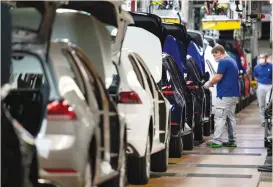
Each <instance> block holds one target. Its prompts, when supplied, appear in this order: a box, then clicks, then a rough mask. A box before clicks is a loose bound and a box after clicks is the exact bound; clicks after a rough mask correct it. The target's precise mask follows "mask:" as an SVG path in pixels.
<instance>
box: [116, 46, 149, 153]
mask: <svg viewBox="0 0 273 187" xmlns="http://www.w3.org/2000/svg"><path fill="white" fill-rule="evenodd" d="M129 56H131V57H132V58H134V60H135V61H136V62H137V60H138V59H137V58H136V56H135V54H134V53H133V52H132V51H130V50H128V49H126V48H123V49H122V51H121V61H120V64H119V65H118V70H119V75H120V88H119V91H120V92H124V91H134V92H135V93H136V94H137V95H138V96H139V98H140V100H141V102H142V103H141V104H123V103H118V110H119V112H120V114H121V115H123V116H124V118H125V121H126V124H127V143H128V144H129V145H131V146H133V147H134V149H135V150H136V151H137V153H138V154H139V156H140V157H143V156H144V155H145V150H146V147H145V145H146V142H147V137H148V133H149V125H150V119H151V118H153V115H154V111H153V98H152V94H151V91H150V90H149V89H146V90H145V89H144V88H143V86H142V85H141V84H140V82H139V80H138V78H137V75H136V72H135V71H134V69H133V66H132V61H131V60H130V59H129V58H128V57H129ZM133 63H134V62H133ZM142 78H143V81H144V84H145V85H146V88H147V86H148V85H147V81H145V80H144V77H142ZM140 116H141V117H140Z"/></svg>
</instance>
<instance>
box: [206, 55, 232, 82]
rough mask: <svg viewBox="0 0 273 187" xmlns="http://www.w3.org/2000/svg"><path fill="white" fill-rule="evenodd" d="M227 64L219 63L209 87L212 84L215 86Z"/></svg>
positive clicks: (224, 62)
mask: <svg viewBox="0 0 273 187" xmlns="http://www.w3.org/2000/svg"><path fill="white" fill-rule="evenodd" d="M227 63H228V62H226V61H224V60H223V61H220V62H219V65H218V69H217V74H216V75H215V76H214V77H213V78H212V79H211V81H210V82H209V86H213V85H214V84H217V83H218V82H219V81H220V80H221V79H222V77H223V75H224V73H225V72H226V69H227Z"/></svg>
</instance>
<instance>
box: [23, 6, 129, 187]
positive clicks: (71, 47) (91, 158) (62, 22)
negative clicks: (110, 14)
mask: <svg viewBox="0 0 273 187" xmlns="http://www.w3.org/2000/svg"><path fill="white" fill-rule="evenodd" d="M24 15H25V14H22V15H21V16H24ZM35 15H37V14H35ZM27 16H28V19H27V21H28V23H32V24H34V22H36V21H37V18H36V17H35V16H34V14H32V12H31V11H27ZM31 17H32V18H31ZM78 20H81V21H78ZM30 25H31V24H30ZM86 25H88V27H87V28H86ZM48 26H49V27H50V25H48ZM83 27H85V29H82V28H83ZM72 28H73V29H72ZM68 30H69V32H66V31H68ZM87 33H88V34H87ZM79 36H88V37H87V38H84V39H83V38H82V37H79ZM51 37H52V38H51V39H52V40H54V41H53V42H52V43H51V45H50V51H49V54H50V59H51V60H50V62H48V63H47V64H45V67H46V69H48V70H49V71H50V73H51V76H50V77H51V82H50V89H51V93H50V101H51V102H50V103H49V104H48V116H47V126H46V127H45V129H44V132H43V135H42V133H40V135H41V136H40V138H41V139H43V144H40V146H38V148H39V149H38V150H39V153H40V165H41V168H42V170H41V177H42V178H44V179H51V180H53V181H57V182H58V183H59V184H61V185H62V186H68V187H69V186H73V187H74V186H84V185H85V186H88V185H90V183H91V184H92V185H100V184H103V183H105V182H109V183H110V184H111V186H124V185H125V184H124V179H125V168H126V162H125V160H126V158H125V145H126V131H125V125H124V123H121V122H120V120H119V115H118V113H117V109H116V108H115V105H114V103H113V102H112V101H111V99H110V98H109V96H108V94H107V91H106V89H105V84H104V81H102V80H101V78H100V76H99V73H97V72H96V68H95V67H94V64H93V63H92V61H100V62H101V63H102V64H103V63H107V62H108V63H111V49H110V46H111V40H110V35H109V33H108V31H107V29H106V28H105V25H104V24H102V23H100V22H99V21H97V20H96V19H95V18H94V17H92V16H91V17H90V16H89V15H88V14H86V13H84V12H78V11H71V10H64V9H58V10H57V13H56V19H55V22H54V24H53V30H52V36H51ZM86 41H87V42H86ZM88 41H90V42H88ZM75 44H76V45H75ZM95 46H96V47H95ZM106 46H108V48H107V47H106ZM60 59H62V60H60ZM73 78H74V79H73ZM45 142H47V144H45Z"/></svg>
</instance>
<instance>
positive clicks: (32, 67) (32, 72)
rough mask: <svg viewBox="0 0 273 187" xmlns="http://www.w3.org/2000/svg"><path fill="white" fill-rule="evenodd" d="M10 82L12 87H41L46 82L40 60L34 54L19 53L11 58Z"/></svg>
mask: <svg viewBox="0 0 273 187" xmlns="http://www.w3.org/2000/svg"><path fill="white" fill-rule="evenodd" d="M11 63H12V64H11V72H10V84H11V86H12V88H29V89H39V88H41V87H42V85H43V84H44V83H45V75H44V70H43V67H42V64H41V62H40V60H39V59H38V58H37V57H35V56H34V55H28V54H22V53H21V54H17V55H13V57H12V58H11Z"/></svg>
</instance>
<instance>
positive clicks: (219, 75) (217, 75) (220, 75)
mask: <svg viewBox="0 0 273 187" xmlns="http://www.w3.org/2000/svg"><path fill="white" fill-rule="evenodd" d="M222 77H223V74H216V75H215V76H214V77H213V78H212V79H211V81H210V82H209V84H210V86H213V85H215V84H217V83H218V82H219V81H220V80H221V79H222Z"/></svg>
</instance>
